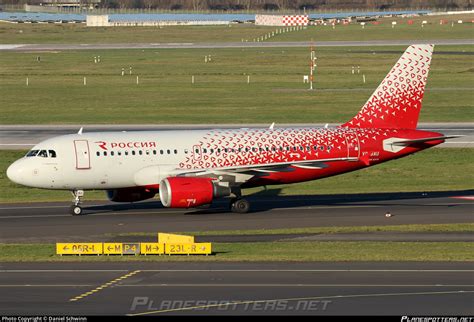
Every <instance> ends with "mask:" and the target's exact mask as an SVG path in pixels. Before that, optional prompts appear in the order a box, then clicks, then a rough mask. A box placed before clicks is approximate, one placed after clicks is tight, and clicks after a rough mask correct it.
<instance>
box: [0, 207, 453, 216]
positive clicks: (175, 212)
mask: <svg viewBox="0 0 474 322" xmlns="http://www.w3.org/2000/svg"><path fill="white" fill-rule="evenodd" d="M450 205H452V204H450ZM382 206H383V205H360V206H359V205H354V206H321V207H318V206H316V207H295V208H275V209H273V210H279V211H281V210H311V209H312V210H317V209H345V208H377V207H382ZM90 207H94V206H90ZM48 208H50V207H12V208H0V210H15V209H48ZM51 208H68V207H66V206H54V207H51ZM86 210H87V208H86ZM197 210H198V209H196V211H197ZM184 212H185V211H162V210H161V209H160V208H156V209H150V210H149V211H127V210H124V211H123V212H108V213H105V214H104V213H95V214H91V216H94V217H98V216H117V215H160V214H182V213H184ZM49 217H71V215H70V214H64V215H37V216H35V215H32V216H11V215H10V216H0V219H15V218H49Z"/></svg>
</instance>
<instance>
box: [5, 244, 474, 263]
mask: <svg viewBox="0 0 474 322" xmlns="http://www.w3.org/2000/svg"><path fill="white" fill-rule="evenodd" d="M213 252H214V253H215V255H213V256H136V257H135V256H123V257H120V256H113V257H112V256H110V257H107V256H82V257H76V256H63V257H61V256H58V255H55V246H54V245H52V244H21V245H18V244H0V262H36V261H41V262H43V261H58V262H69V261H73V262H75V261H91V262H96V261H210V262H215V261H246V262H252V261H298V262H301V261H473V260H474V244H473V243H468V242H447V243H425V242H274V243H215V244H213Z"/></svg>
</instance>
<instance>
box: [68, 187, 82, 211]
mask: <svg viewBox="0 0 474 322" xmlns="http://www.w3.org/2000/svg"><path fill="white" fill-rule="evenodd" d="M71 193H72V195H73V197H74V200H73V201H72V202H73V203H74V204H73V205H72V206H71V208H69V213H70V214H71V215H73V216H80V215H82V207H81V206H79V205H80V203H81V198H82V197H84V190H73V191H71Z"/></svg>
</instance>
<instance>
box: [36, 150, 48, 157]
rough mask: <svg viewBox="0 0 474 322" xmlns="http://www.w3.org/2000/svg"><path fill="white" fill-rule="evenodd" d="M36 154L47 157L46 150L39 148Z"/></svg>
mask: <svg viewBox="0 0 474 322" xmlns="http://www.w3.org/2000/svg"><path fill="white" fill-rule="evenodd" d="M38 156H39V157H42V158H47V157H48V153H47V152H46V150H41V151H39V153H38Z"/></svg>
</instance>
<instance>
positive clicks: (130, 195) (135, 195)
mask: <svg viewBox="0 0 474 322" xmlns="http://www.w3.org/2000/svg"><path fill="white" fill-rule="evenodd" d="M155 194H156V190H153V189H146V188H124V189H114V190H107V197H108V198H109V200H110V201H115V202H135V201H142V200H146V199H150V198H153V197H154V196H155Z"/></svg>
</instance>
